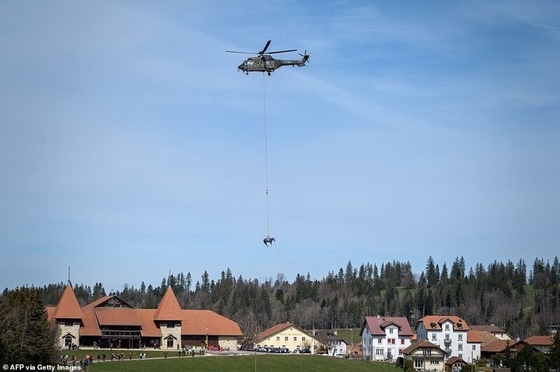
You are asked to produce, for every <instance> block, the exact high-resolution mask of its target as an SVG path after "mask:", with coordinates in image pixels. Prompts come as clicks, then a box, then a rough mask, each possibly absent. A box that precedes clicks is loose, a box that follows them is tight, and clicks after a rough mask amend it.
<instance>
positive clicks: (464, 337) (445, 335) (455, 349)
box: [416, 315, 482, 363]
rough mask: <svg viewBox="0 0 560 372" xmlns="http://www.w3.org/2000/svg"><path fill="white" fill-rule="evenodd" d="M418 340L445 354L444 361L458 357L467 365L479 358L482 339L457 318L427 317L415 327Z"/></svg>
mask: <svg viewBox="0 0 560 372" xmlns="http://www.w3.org/2000/svg"><path fill="white" fill-rule="evenodd" d="M416 334H417V337H418V340H428V341H430V342H431V343H432V344H434V345H436V346H438V347H439V348H441V349H442V350H443V351H444V352H445V360H447V359H449V358H450V357H453V356H454V357H459V358H462V359H463V360H465V361H466V362H467V363H473V362H474V361H476V360H477V359H479V358H480V350H481V344H482V339H481V338H480V336H479V334H478V332H477V331H475V330H471V329H470V328H469V325H468V324H467V322H465V320H464V319H462V318H459V317H458V316H453V315H449V316H442V315H428V316H425V317H423V318H422V319H419V320H418V322H417V325H416Z"/></svg>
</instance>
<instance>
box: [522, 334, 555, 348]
mask: <svg viewBox="0 0 560 372" xmlns="http://www.w3.org/2000/svg"><path fill="white" fill-rule="evenodd" d="M524 341H525V342H526V343H527V344H529V345H531V346H550V345H552V344H553V343H554V340H553V339H552V336H531V337H529V338H527V339H525V340H524Z"/></svg>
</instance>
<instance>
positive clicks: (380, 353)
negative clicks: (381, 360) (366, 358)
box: [375, 348, 383, 355]
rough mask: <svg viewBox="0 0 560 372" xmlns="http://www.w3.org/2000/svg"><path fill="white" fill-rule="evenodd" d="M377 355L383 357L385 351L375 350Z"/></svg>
mask: <svg viewBox="0 0 560 372" xmlns="http://www.w3.org/2000/svg"><path fill="white" fill-rule="evenodd" d="M375 355H383V349H381V348H377V349H375Z"/></svg>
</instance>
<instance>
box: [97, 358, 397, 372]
mask: <svg viewBox="0 0 560 372" xmlns="http://www.w3.org/2000/svg"><path fill="white" fill-rule="evenodd" d="M87 370H88V371H89V372H103V371H119V372H121V371H122V372H128V371H130V372H136V371H138V372H144V371H145V372H158V371H162V372H163V371H166V372H174V371H210V372H212V371H228V372H236V371H240V372H241V371H243V372H247V371H255V370H256V371H267V372H299V371H305V372H335V371H337V372H338V371H352V372H361V371H370V372H371V371H375V372H400V371H401V370H399V369H398V368H396V367H395V366H393V365H389V364H383V363H372V362H364V361H361V360H349V359H340V358H333V357H326V356H319V355H270V354H268V355H267V354H257V356H256V358H255V355H223V356H222V355H219V356H206V357H194V358H193V357H190V358H176V357H174V358H167V359H153V358H152V359H146V360H137V359H136V360H132V361H130V360H125V361H121V362H119V361H114V362H110V361H109V362H102V363H94V364H93V365H91V366H90V367H88V369H87Z"/></svg>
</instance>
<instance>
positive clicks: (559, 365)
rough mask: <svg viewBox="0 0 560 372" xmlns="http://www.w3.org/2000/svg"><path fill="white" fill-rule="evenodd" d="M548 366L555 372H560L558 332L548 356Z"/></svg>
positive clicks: (559, 340) (559, 335)
mask: <svg viewBox="0 0 560 372" xmlns="http://www.w3.org/2000/svg"><path fill="white" fill-rule="evenodd" d="M547 361H548V366H549V367H550V369H551V370H553V371H557V372H558V371H560V332H558V331H556V333H555V334H554V339H553V342H552V345H550V349H549V350H548V354H547Z"/></svg>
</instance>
